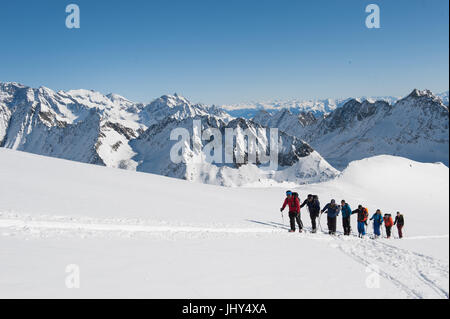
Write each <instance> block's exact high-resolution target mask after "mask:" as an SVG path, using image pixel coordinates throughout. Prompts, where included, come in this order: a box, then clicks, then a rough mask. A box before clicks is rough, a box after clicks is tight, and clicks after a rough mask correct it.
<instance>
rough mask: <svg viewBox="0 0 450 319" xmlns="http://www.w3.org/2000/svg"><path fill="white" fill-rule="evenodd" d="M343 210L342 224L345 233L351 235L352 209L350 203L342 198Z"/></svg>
mask: <svg viewBox="0 0 450 319" xmlns="http://www.w3.org/2000/svg"><path fill="white" fill-rule="evenodd" d="M341 212H342V226H344V235H345V236H349V235H350V233H351V231H352V227H351V223H350V220H351V216H352V209H351V208H350V205H349V204H348V203H346V202H345V200H344V199H343V200H341Z"/></svg>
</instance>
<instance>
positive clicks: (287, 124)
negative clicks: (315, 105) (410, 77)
mask: <svg viewBox="0 0 450 319" xmlns="http://www.w3.org/2000/svg"><path fill="white" fill-rule="evenodd" d="M448 112H449V111H448V107H447V106H445V105H444V104H443V102H442V100H441V98H439V97H437V96H435V95H433V93H431V92H430V91H428V90H424V91H419V90H414V91H413V92H412V93H411V94H410V95H408V96H407V97H405V98H403V99H400V100H398V101H397V102H396V103H395V104H389V103H388V102H385V101H375V102H373V101H369V100H364V101H359V100H356V99H353V100H350V101H348V102H346V103H345V104H344V105H343V106H342V107H340V108H338V109H336V110H335V111H333V112H331V113H330V114H328V115H327V116H325V117H322V118H320V119H318V120H314V119H310V117H311V114H309V115H308V120H306V121H305V119H304V117H305V115H304V114H302V115H300V116H297V115H294V114H292V113H291V112H290V111H289V110H282V111H280V112H277V113H275V114H273V115H271V114H269V113H263V112H260V113H259V114H257V115H256V116H255V118H254V119H253V120H254V121H255V122H258V123H260V124H262V125H267V126H269V127H279V128H280V129H281V130H285V131H286V132H287V133H289V134H292V135H294V136H297V137H299V138H302V139H304V140H305V141H306V142H308V143H309V144H310V145H311V146H312V147H313V148H315V149H316V150H317V151H318V152H319V153H320V154H322V156H323V157H324V158H325V159H326V160H327V161H328V162H330V163H331V164H332V165H333V166H334V167H336V168H338V169H342V168H344V167H345V166H347V164H348V163H349V162H351V161H353V160H358V159H363V158H366V157H371V156H374V155H380V154H390V155H397V156H403V157H407V158H410V159H413V160H417V161H421V162H443V163H444V164H446V165H448V163H449V137H448V134H449V130H448V128H449V117H448V116H449V113H448Z"/></svg>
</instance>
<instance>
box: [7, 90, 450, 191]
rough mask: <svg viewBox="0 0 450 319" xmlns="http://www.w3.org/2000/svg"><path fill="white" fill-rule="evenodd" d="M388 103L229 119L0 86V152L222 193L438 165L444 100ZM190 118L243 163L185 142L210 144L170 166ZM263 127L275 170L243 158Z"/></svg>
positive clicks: (159, 105)
mask: <svg viewBox="0 0 450 319" xmlns="http://www.w3.org/2000/svg"><path fill="white" fill-rule="evenodd" d="M446 96H447V100H446V101H447V103H448V93H447V95H446ZM443 100H444V102H443ZM392 101H394V100H392ZM342 103H343V104H342ZM392 103H393V104H392ZM392 103H391V100H387V99H384V100H381V101H371V100H359V99H350V100H346V101H345V102H344V101H340V102H337V101H334V102H330V101H329V102H327V103H325V104H323V105H322V106H321V107H323V108H322V109H321V107H319V106H318V104H314V105H313V107H314V108H315V109H314V110H315V112H314V110H313V109H308V111H303V109H300V106H299V105H297V106H296V107H295V108H284V107H276V106H273V107H272V108H270V109H269V110H261V109H256V113H255V115H254V116H252V118H251V119H249V118H243V117H235V116H232V115H230V113H229V112H230V110H229V109H227V110H225V109H223V108H220V107H216V106H207V105H202V104H192V103H191V102H190V101H188V100H187V99H185V98H184V97H182V96H179V95H177V94H174V95H164V96H162V97H160V98H158V99H156V100H154V101H153V102H151V103H149V104H142V103H134V102H132V101H130V100H128V99H126V98H124V97H122V96H119V95H116V94H108V95H103V94H101V93H99V92H95V91H89V90H72V91H67V92H64V91H59V92H55V91H53V90H51V89H48V88H45V87H41V88H37V89H33V88H30V87H27V86H24V85H21V84H18V83H0V146H1V147H6V148H11V149H15V150H21V151H26V152H31V153H35V154H40V155H46V156H53V157H58V158H64V159H69V160H74V161H79V162H84V163H91V164H97V165H104V166H107V167H112V168H122V169H128V170H136V171H142V172H148V173H155V174H160V175H165V176H170V177H175V178H181V179H186V180H190V181H196V182H202V183H210V184H217V185H224V186H242V185H254V184H255V183H256V184H258V183H260V184H264V185H271V184H274V183H279V182H293V183H297V184H301V183H311V182H318V181H324V180H328V179H331V178H334V177H335V176H337V175H338V174H339V171H338V170H336V169H335V168H338V169H341V168H343V167H345V166H346V165H347V164H348V163H349V161H352V160H355V159H360V158H364V157H367V156H372V155H378V154H392V155H398V156H405V157H409V158H411V159H414V160H419V161H426V162H435V161H441V162H444V163H445V164H446V165H448V107H447V106H445V105H444V103H445V96H444V97H438V96H435V95H433V94H432V93H431V92H430V91H419V90H414V91H413V92H412V93H411V94H410V95H409V96H407V97H406V98H403V99H395V102H392ZM341 104H342V105H341ZM304 106H305V107H306V104H304ZM305 110H307V108H306V109H305ZM320 110H323V111H324V112H322V111H320ZM294 111H295V112H294ZM247 117H248V114H247ZM194 120H196V121H200V123H201V127H202V129H206V128H211V127H212V128H216V129H217V130H218V131H220V132H221V133H223V135H225V132H226V130H227V129H233V132H234V133H235V135H236V137H235V146H236V148H235V149H232V150H230V149H227V148H226V147H223V149H222V153H223V154H231V156H232V157H237V153H236V152H237V151H236V150H244V151H243V152H244V162H243V163H236V162H235V163H227V164H222V163H214V162H212V163H210V162H205V156H206V154H205V153H204V152H203V151H202V150H201V148H198V147H196V145H195V143H199V144H201V146H204V145H205V144H207V143H209V142H211V141H213V140H214V139H213V138H211V137H210V138H209V139H208V138H206V139H204V140H198V141H195V140H194V141H192V142H190V143H186V145H185V152H184V154H183V161H182V162H180V163H174V162H172V161H171V160H170V152H171V149H172V146H174V145H175V143H177V141H175V140H171V138H170V135H171V132H173V130H174V129H176V128H184V129H187V130H188V131H189V132H192V131H193V130H194V128H193V123H194ZM265 128H278V129H279V140H278V142H279V145H280V153H279V155H278V163H279V169H278V170H275V171H274V170H268V169H267V168H266V167H265V166H264V165H262V164H261V163H258V162H256V163H253V164H252V163H251V161H250V160H249V158H248V157H249V153H248V152H247V151H246V146H247V142H248V140H249V139H254V140H256V141H258V142H259V145H263V146H267V147H268V146H269V142H268V139H267V137H265V136H261V135H260V134H259V132H260V131H261V130H264V129H265ZM223 135H222V136H223ZM245 135H246V136H245ZM222 145H223V143H222ZM230 152H231V153H230ZM322 156H323V157H322ZM329 163H331V164H332V165H333V166H334V167H335V168H334V167H332V166H331V165H330V164H329Z"/></svg>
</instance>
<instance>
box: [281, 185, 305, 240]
mask: <svg viewBox="0 0 450 319" xmlns="http://www.w3.org/2000/svg"><path fill="white" fill-rule="evenodd" d="M286 206H289V220H290V224H291V229H290V230H289V232H290V233H293V232H295V222H297V224H298V229H299V232H300V233H301V232H302V229H303V224H302V220H301V219H300V198H299V197H298V194H297V193H293V192H291V191H287V192H286V199H285V200H284V203H283V207H281V208H280V211H281V212H283V210H284V209H285V208H286Z"/></svg>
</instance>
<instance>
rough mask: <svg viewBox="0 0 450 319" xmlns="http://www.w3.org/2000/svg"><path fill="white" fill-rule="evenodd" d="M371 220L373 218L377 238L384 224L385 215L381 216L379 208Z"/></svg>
mask: <svg viewBox="0 0 450 319" xmlns="http://www.w3.org/2000/svg"><path fill="white" fill-rule="evenodd" d="M370 220H373V232H374V234H375V238H378V237H380V236H381V225H383V216H381V211H380V210H379V209H377V211H376V212H375V214H373V216H372V218H371V219H370Z"/></svg>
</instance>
